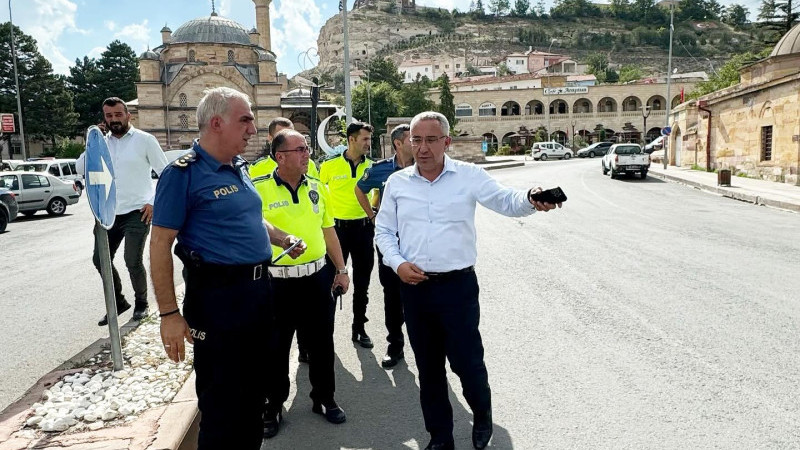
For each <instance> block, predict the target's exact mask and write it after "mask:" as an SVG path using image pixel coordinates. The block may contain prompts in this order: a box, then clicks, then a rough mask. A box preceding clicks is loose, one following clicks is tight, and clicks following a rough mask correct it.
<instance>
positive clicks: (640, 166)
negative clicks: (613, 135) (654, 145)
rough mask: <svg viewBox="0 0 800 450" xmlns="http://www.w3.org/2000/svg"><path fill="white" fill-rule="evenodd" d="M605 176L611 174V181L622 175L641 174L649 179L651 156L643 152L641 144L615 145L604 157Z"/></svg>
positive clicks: (643, 177)
mask: <svg viewBox="0 0 800 450" xmlns="http://www.w3.org/2000/svg"><path fill="white" fill-rule="evenodd" d="M602 164H603V175H606V174H607V173H609V172H611V179H614V178H616V177H617V175H621V174H634V173H639V174H640V175H641V176H642V179H645V178H647V171H648V170H649V169H650V155H648V154H647V153H644V152H642V147H640V146H639V144H614V145H612V146H611V148H610V149H608V153H606V154H605V156H603V161H602Z"/></svg>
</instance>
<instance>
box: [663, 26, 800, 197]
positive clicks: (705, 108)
mask: <svg viewBox="0 0 800 450" xmlns="http://www.w3.org/2000/svg"><path fill="white" fill-rule="evenodd" d="M740 78H741V81H740V83H739V84H736V85H734V86H731V87H728V88H726V89H722V90H719V91H716V92H713V93H711V94H708V95H704V96H702V97H700V98H698V99H697V101H692V102H688V103H686V104H684V105H681V106H680V107H678V108H676V110H675V111H674V114H672V117H671V118H670V122H671V124H672V130H673V131H672V135H671V136H670V145H669V149H670V150H669V162H670V164H673V165H678V166H691V165H698V166H701V167H703V168H708V169H730V170H732V171H733V172H734V173H735V174H742V175H746V176H749V177H756V178H762V179H766V180H772V181H777V182H786V183H791V184H800V179H799V178H800V177H799V176H798V174H800V25H797V26H795V27H794V28H793V29H791V30H790V31H789V32H788V33H787V34H786V35H785V36H783V38H782V39H781V40H780V41H779V42H778V44H777V45H776V46H775V48H774V49H773V51H772V53H771V54H770V55H769V57H767V58H765V59H763V60H761V61H757V62H755V63H753V64H751V65H749V66H746V67H744V68H742V69H741V71H740Z"/></svg>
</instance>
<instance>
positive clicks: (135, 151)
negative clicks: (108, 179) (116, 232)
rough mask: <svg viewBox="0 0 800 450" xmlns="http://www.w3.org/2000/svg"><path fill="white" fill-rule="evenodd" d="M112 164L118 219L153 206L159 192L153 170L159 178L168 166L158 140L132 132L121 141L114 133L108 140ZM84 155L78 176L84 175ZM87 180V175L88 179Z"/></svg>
mask: <svg viewBox="0 0 800 450" xmlns="http://www.w3.org/2000/svg"><path fill="white" fill-rule="evenodd" d="M105 138H106V143H107V144H108V151H109V153H111V163H112V164H113V165H114V182H115V183H116V185H117V209H116V215H118V216H119V215H122V214H127V213H129V212H131V211H134V210H140V209H142V207H143V206H144V205H145V204H150V205H152V204H153V197H154V196H155V188H154V187H153V179H152V177H151V176H150V170H151V169H152V170H155V172H156V173H157V174H158V175H161V172H162V171H163V170H164V167H166V166H167V157H166V155H164V151H163V150H161V145H159V143H158V140H157V139H156V138H155V136H153V135H152V134H150V133H147V132H144V131H142V130H139V129H136V128H134V127H133V125H130V129H129V130H128V132H127V133H125V134H124V135H123V136H122V137H121V138H116V137H114V136H113V135H112V134H111V133H108V134H107V135H106V136H105ZM85 155H86V152H84V153H83V154H81V156H80V158H78V162H77V163H76V167H77V169H78V173H79V174H81V175H84V173H83V172H84V170H85V168H86V163H85V162H84V157H85ZM84 176H85V175H84Z"/></svg>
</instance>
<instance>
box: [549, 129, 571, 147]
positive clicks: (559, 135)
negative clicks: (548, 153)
mask: <svg viewBox="0 0 800 450" xmlns="http://www.w3.org/2000/svg"><path fill="white" fill-rule="evenodd" d="M550 140H551V141H555V142H558V143H559V144H561V145H563V146H565V147H566V146H567V140H568V136H567V133H565V132H563V131H561V130H556V131H554V132H552V133H551V134H550Z"/></svg>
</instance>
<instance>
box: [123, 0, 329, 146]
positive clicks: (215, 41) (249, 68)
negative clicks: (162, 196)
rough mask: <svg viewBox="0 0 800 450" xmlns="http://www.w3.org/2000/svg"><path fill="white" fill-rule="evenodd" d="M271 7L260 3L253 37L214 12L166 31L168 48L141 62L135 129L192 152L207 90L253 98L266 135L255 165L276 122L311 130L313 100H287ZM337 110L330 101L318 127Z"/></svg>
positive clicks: (294, 95) (259, 140) (259, 141)
mask: <svg viewBox="0 0 800 450" xmlns="http://www.w3.org/2000/svg"><path fill="white" fill-rule="evenodd" d="M270 2H271V0H253V3H254V4H255V18H256V25H257V26H256V28H253V29H251V30H250V31H247V30H246V29H245V28H244V27H242V26H241V25H240V24H238V23H236V22H234V21H232V20H230V19H226V18H224V17H220V16H219V15H217V13H216V12H214V11H212V12H211V15H210V16H207V17H200V18H197V19H194V20H190V21H188V22H186V23H184V24H183V25H181V26H180V27H178V28H177V29H176V30H175V32H174V33H173V32H172V30H170V28H169V27H167V26H164V28H163V29H162V30H161V37H162V41H163V42H162V44H161V45H160V46H158V47H156V48H154V49H153V50H148V51H146V52H144V53H143V54H142V55H141V56H140V57H139V75H140V80H141V81H140V82H138V83H137V84H136V91H137V95H138V98H137V99H136V100H134V101H132V102H129V103H128V107H129V110H130V111H131V116H132V121H133V123H134V126H136V127H137V128H140V129H142V130H144V131H147V132H149V133H151V134H153V135H154V136H155V137H156V138H157V139H158V140H159V142H160V143H161V146H162V148H164V150H169V149H180V148H188V147H189V146H190V145H191V143H192V141H193V140H194V139H195V138H196V137H197V133H198V127H197V119H196V109H197V104H198V102H199V101H200V98H202V96H203V90H205V89H207V88H214V87H219V86H226V87H230V88H233V89H236V90H238V91H240V92H243V93H245V94H247V95H248V96H249V97H250V99H251V101H252V103H253V106H252V109H253V114H254V115H255V118H256V127H257V128H258V129H259V130H260V131H259V133H258V134H257V135H256V136H255V137H254V138H252V139H250V144H249V145H248V147H247V150H246V153H245V156H246V157H247V158H248V159H254V158H256V157H258V155H260V154H261V151H262V149H263V148H264V144H265V143H266V135H267V133H266V129H267V125H268V124H269V121H270V120H272V119H273V118H274V117H277V116H284V117H288V118H290V119H292V120H293V121H294V122H296V124H297V126H298V129H301V130H308V129H309V128H310V122H309V119H310V116H309V114H308V112H309V109H310V105H311V100H310V98H304V99H303V98H301V97H302V94H303V93H304V92H303V91H297V90H295V91H293V92H290V93H288V94H285V95H282V94H281V93H282V92H284V91H286V90H287V80H286V76H285V75H284V74H279V73H278V72H277V67H276V61H275V54H274V53H273V52H272V50H271V42H270V25H269V24H270V21H269V4H270ZM305 92H306V93H307V92H308V91H305ZM303 100H305V101H303ZM332 110H333V107H332V106H331V105H329V104H327V103H324V102H322V103H321V105H320V109H319V115H320V116H321V117H319V118H318V120H321V119H322V118H324V117H326V116H327V114H328V112H332Z"/></svg>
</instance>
